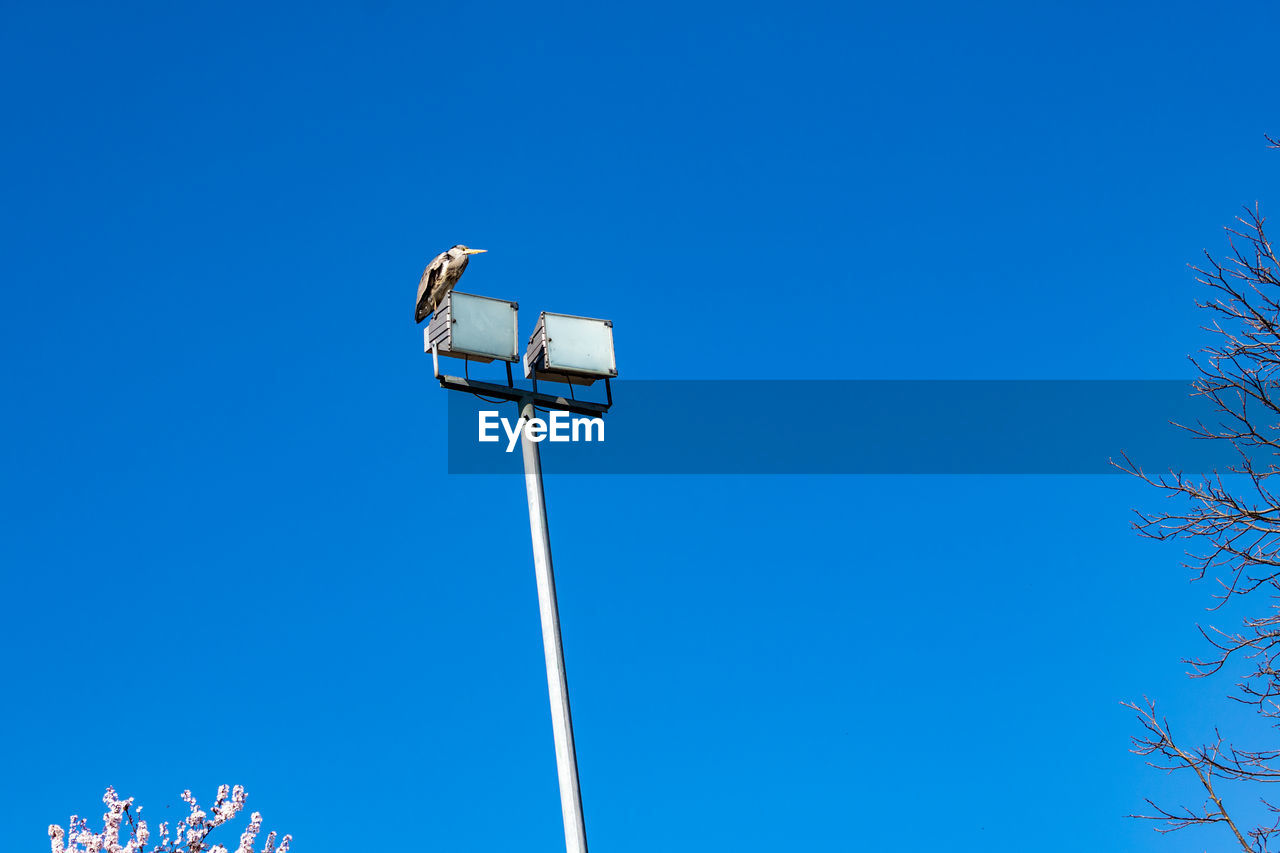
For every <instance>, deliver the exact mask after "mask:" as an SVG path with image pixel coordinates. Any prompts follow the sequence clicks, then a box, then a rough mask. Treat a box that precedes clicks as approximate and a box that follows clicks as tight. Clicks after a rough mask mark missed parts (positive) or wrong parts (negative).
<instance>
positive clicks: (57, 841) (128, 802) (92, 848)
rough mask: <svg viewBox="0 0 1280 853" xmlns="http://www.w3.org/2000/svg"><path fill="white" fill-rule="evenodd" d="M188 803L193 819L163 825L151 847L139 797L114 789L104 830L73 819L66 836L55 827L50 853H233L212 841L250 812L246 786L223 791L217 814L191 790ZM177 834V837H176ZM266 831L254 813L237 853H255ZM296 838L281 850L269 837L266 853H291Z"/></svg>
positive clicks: (106, 802) (273, 835) (226, 787)
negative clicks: (202, 805)
mask: <svg viewBox="0 0 1280 853" xmlns="http://www.w3.org/2000/svg"><path fill="white" fill-rule="evenodd" d="M180 796H181V798H182V800H183V802H185V803H186V804H187V805H188V806H189V807H190V813H189V814H188V815H187V816H186V817H185V818H183V819H182V820H180V821H178V822H177V823H176V824H175V825H173V826H172V827H170V825H169V822H168V821H161V822H160V824H159V825H158V826H157V827H156V842H155V844H154V845H153V846H151V847H148V846H147V845H148V844H150V843H151V840H152V837H151V831H150V830H149V829H148V827H147V822H146V821H144V820H141V819H140V818H138V816H139V815H141V814H142V807H141V806H138V807H137V808H134V806H133V797H128V798H126V799H121V798H120V797H119V795H118V794H117V793H116V790H115V788H112V787H108V788H107V790H106V793H105V794H103V796H102V802H103V804H104V805H105V806H106V807H107V810H106V812H105V813H104V814H103V815H102V830H101V831H100V832H91V831H90V830H89V822H88V821H87V820H86V819H84V818H82V817H80V816H78V815H72V816H71V818H70V820H69V821H68V822H67V828H66V830H64V829H63V828H62V827H61V826H58V825H57V824H50V826H49V848H50V851H51V853H230V851H228V849H227V847H226V846H225V845H222V844H214V845H212V846H210V845H209V844H208V843H207V842H206V840H205V839H206V837H207V836H208V835H209V833H210V832H212V831H213V830H214V829H215V828H216V827H218V826H221V825H222V824H224V823H226V822H227V821H230V820H232V819H233V818H235V817H236V815H238V814H239V813H240V812H242V811H243V810H244V807H245V802H246V801H247V800H248V798H249V795H248V793H247V792H246V791H245V789H244V786H243V785H236V786H235V787H231V786H229V785H221V786H219V787H218V793H217V796H216V797H215V798H214V804H213V806H212V811H211V812H205V811H204V810H203V809H201V808H200V805H199V803H198V802H197V801H196V798H195V797H194V796H193V795H192V794H191V791H190V790H186V791H183V792H182V794H181V795H180ZM126 828H127V829H128V833H129V836H128V839H127V841H125V843H124V844H123V845H122V844H121V843H120V841H121V833H122V831H123V830H125V829H126ZM170 830H172V835H170ZM261 830H262V815H261V814H260V813H259V812H254V813H253V814H252V815H250V817H249V824H248V826H246V827H245V829H244V832H243V833H241V835H240V844H239V846H238V847H237V848H236V851H235V853H254V844H255V842H256V840H257V837H258V834H259V833H260V832H261ZM292 840H293V839H292V836H289V835H286V836H284V838H283V839H281V841H280V846H279V847H277V846H276V833H275V832H274V831H273V832H270V833H268V834H267V838H266V842H265V844H264V845H263V848H262V853H289V843H290V842H291V841H292Z"/></svg>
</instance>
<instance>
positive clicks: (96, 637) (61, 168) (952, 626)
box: [0, 0, 1280, 853]
mask: <svg viewBox="0 0 1280 853" xmlns="http://www.w3.org/2000/svg"><path fill="white" fill-rule="evenodd" d="M1275 23H1277V21H1276V13H1275V12H1274V10H1273V9H1272V8H1271V7H1270V6H1269V5H1267V4H1262V3H1255V2H1249V3H1244V4H1239V5H1236V6H1234V7H1231V8H1229V9H1227V8H1223V9H1212V10H1211V9H1207V8H1206V7H1205V6H1204V5H1203V4H1192V3H1159V4H1157V3H1120V4H1116V3H1105V4H1104V3H1074V4H1066V3H1036V4H1025V3H981V4H972V3H970V4H958V3H957V4H938V3H921V4H914V5H905V4H903V5H898V6H891V5H889V4H835V3H831V4H806V3H790V4H785V5H783V4H778V5H774V4H765V3H734V4H717V3H704V4H691V3H682V4H673V3H662V2H659V3H648V4H644V5H634V6H627V7H619V6H617V5H615V4H578V3H553V4H538V5H528V4H520V5H516V4H509V5H508V4H482V3H456V4H450V5H448V6H442V5H432V4H412V5H411V4H395V3H387V2H376V0H368V2H364V3H361V4H352V5H346V6H339V5H311V6H301V5H299V6H284V5H281V6H275V7H271V8H261V7H256V6H249V5H240V6H222V7H217V8H215V7H213V6H209V5H191V4H187V5H182V6H173V5H171V4H150V5H132V6H129V7H128V8H116V7H108V6H103V5H95V4H80V5H69V4H68V5H53V4H45V5H41V6H34V5H33V6H27V7H18V6H14V5H11V6H10V7H9V8H7V9H6V12H5V14H4V16H3V20H2V21H0V72H3V79H4V80H5V84H4V86H3V89H0V92H3V108H4V113H5V116H6V119H7V121H6V126H7V132H6V133H4V134H3V135H0V164H3V165H0V168H2V169H3V172H4V175H3V177H4V186H5V190H4V192H3V194H2V195H0V198H2V199H3V200H2V201H0V217H2V220H0V226H2V227H3V231H4V233H5V235H6V239H5V240H3V241H0V269H3V271H4V279H5V282H6V286H5V288H4V292H5V297H6V298H5V305H6V311H5V319H6V323H5V333H4V335H3V336H0V357H2V358H3V363H4V365H5V369H4V370H3V371H2V372H0V392H2V393H3V399H4V400H5V401H6V406H5V416H4V418H3V419H0V454H2V456H0V459H2V461H3V471H4V476H3V480H2V481H0V483H2V485H0V512H2V517H3V518H4V520H5V524H4V527H5V535H4V536H3V537H0V572H3V574H2V576H0V578H2V579H3V581H4V595H3V596H0V601H3V619H0V640H3V643H4V645H5V647H6V648H7V650H8V653H7V654H6V655H5V663H4V665H3V670H2V671H3V673H4V684H5V687H6V690H5V692H6V694H7V697H8V698H7V699H6V701H5V704H4V710H3V715H4V723H5V724H4V725H3V727H0V732H3V734H0V756H3V764H4V766H5V767H6V770H7V772H5V773H4V774H0V775H2V776H3V780H2V781H0V803H3V805H0V850H5V851H9V850H13V851H17V850H28V849H35V850H40V849H45V848H44V847H43V845H44V844H46V843H47V842H46V840H45V838H44V831H45V827H46V826H47V824H49V823H50V822H55V821H57V822H61V821H65V819H66V816H67V814H68V813H71V812H77V813H81V814H83V813H89V814H94V815H96V814H97V813H98V810H99V809H98V805H97V804H98V798H99V797H100V796H101V791H102V789H103V788H104V787H105V786H106V785H107V784H113V785H115V786H116V787H117V788H118V789H120V791H121V792H122V793H123V794H125V795H135V796H137V797H138V799H139V801H140V802H142V803H144V804H146V807H147V809H148V810H149V811H152V812H153V813H159V812H164V810H165V804H173V809H172V810H171V811H176V810H177V809H178V808H179V807H180V803H179V801H178V799H177V796H176V795H177V793H178V792H179V791H181V790H182V789H183V788H187V787H190V788H192V789H193V790H195V791H196V792H197V794H202V795H203V796H204V797H205V798H208V797H210V796H211V795H212V793H213V791H214V790H215V789H216V786H217V785H218V784H220V783H222V782H231V783H234V782H240V783H243V784H245V785H246V786H247V787H248V788H249V791H250V803H251V806H252V807H254V808H258V809H261V810H262V811H263V812H264V813H265V815H266V821H267V824H268V825H269V826H270V827H278V828H281V829H283V830H286V831H290V832H292V833H293V834H294V835H295V837H296V839H297V843H296V846H295V850H298V851H300V852H302V851H310V853H325V851H337V850H349V849H364V848H369V847H373V846H374V845H375V844H379V843H392V844H395V845H398V846H403V847H404V848H406V849H413V850H418V849H425V850H431V849H441V850H476V851H489V850H493V851H507V850H515V849H521V850H526V849H527V850H548V851H554V850H557V849H562V841H561V837H560V832H561V830H560V816H559V812H558V795H557V793H556V778H555V768H554V754H553V751H552V744H551V735H550V730H549V713H548V709H547V695H546V686H545V680H544V673H543V669H542V651H541V648H540V645H539V628H538V614H537V606H536V597H535V590H534V582H533V573H532V565H531V558H530V552H529V542H528V528H527V520H526V516H525V514H524V513H525V505H524V495H523V491H522V490H521V488H520V482H519V480H517V479H512V478H506V477H466V476H453V477H450V476H448V475H447V474H446V473H445V469H446V460H445V457H444V453H443V444H444V426H445V419H446V408H447V406H446V401H445V399H444V398H445V392H444V391H442V390H440V389H438V388H435V387H433V382H432V381H431V378H430V373H429V370H430V367H429V363H428V362H427V361H426V360H425V359H424V357H423V355H422V353H421V348H420V342H419V334H420V333H419V332H418V331H417V330H416V329H415V327H414V326H413V323H412V322H411V320H410V316H411V314H410V309H411V298H412V295H413V289H414V285H415V284H416V281H417V277H418V275H419V273H420V271H421V269H422V266H423V264H424V263H425V262H426V261H427V259H429V258H430V257H431V256H432V255H434V254H435V253H436V252H438V251H440V250H442V249H444V248H446V247H448V246H450V245H452V244H454V243H457V242H464V243H467V244H469V245H473V246H482V247H485V248H488V249H490V252H489V254H486V255H483V256H481V257H479V258H477V259H476V260H475V261H474V262H473V264H472V267H471V269H470V270H469V271H468V273H467V284H468V285H469V286H471V287H472V288H473V289H476V290H479V291H481V292H485V293H491V294H493V295H495V296H501V297H506V298H512V299H517V300H519V301H520V302H521V304H522V308H524V309H526V310H527V309H533V311H536V310H537V309H539V308H545V309H548V310H557V311H564V312H567V313H580V314H587V315H592V316H602V317H610V318H613V319H614V321H615V324H616V327H615V328H616V342H617V347H618V363H619V368H620V371H621V372H622V374H623V375H624V376H627V377H631V378H643V379H674V378H682V377H690V378H700V379H718V378H745V379H784V378H789V377H803V378H824V379H881V378H921V379H959V378H1125V379H1164V378H1180V377H1184V376H1187V375H1188V369H1187V366H1186V364H1185V361H1184V359H1185V355H1186V354H1187V353H1188V352H1190V351H1192V350H1194V349H1196V348H1197V347H1198V346H1200V345H1201V343H1202V342H1203V337H1202V335H1201V333H1200V332H1198V330H1197V327H1198V324H1199V322H1200V318H1199V317H1198V316H1197V312H1196V311H1195V309H1194V308H1193V306H1192V304H1191V303H1192V299H1193V297H1194V295H1195V288H1194V285H1193V283H1192V280H1191V277H1190V275H1189V273H1188V272H1187V269H1186V266H1185V265H1186V263H1187V262H1189V261H1194V260H1195V259H1196V257H1197V253H1198V252H1199V251H1200V249H1201V248H1203V247H1210V248H1214V249H1217V248H1219V247H1220V246H1221V245H1222V237H1221V232H1220V230H1219V229H1220V227H1221V226H1222V225H1224V224H1226V223H1227V222H1228V221H1229V220H1230V218H1231V217H1232V216H1233V215H1234V214H1235V212H1236V211H1237V210H1238V209H1239V206H1240V205H1241V204H1248V203H1252V202H1253V201H1255V200H1259V199H1260V200H1262V201H1263V202H1264V203H1265V202H1266V201H1268V200H1270V199H1276V198H1277V197H1280V185H1277V180H1276V174H1277V166H1278V165H1280V159H1278V158H1280V154H1277V153H1275V152H1268V151H1267V150H1266V149H1265V145H1264V140H1263V137H1262V135H1263V134H1264V133H1266V132H1271V133H1276V132H1277V130H1278V128H1277V126H1276V124H1275V117H1274V116H1273V115H1272V112H1273V110H1274V106H1273V96H1274V86H1273V85H1272V82H1273V79H1274V71H1273V67H1272V63H1271V62H1270V61H1269V60H1270V54H1271V49H1272V48H1273V39H1272V38H1271V36H1272V34H1273V33H1274V25H1275ZM531 314H532V311H528V313H525V317H526V319H527V318H528V317H529V316H530V315H531ZM743 405H744V406H749V407H767V406H768V405H769V401H767V400H747V401H744V403H743ZM728 414H729V413H720V416H724V417H725V419H726V422H727V423H726V426H727V427H728V425H729V424H728V421H729V417H728ZM648 416H649V417H653V418H661V417H663V413H662V412H660V411H655V412H651V413H649V415H648ZM998 416H999V413H993V417H998ZM551 450H552V449H548V450H547V453H548V454H549V453H550V452H551ZM547 488H548V502H549V507H550V513H551V530H552V540H553V543H554V546H555V553H556V567H557V575H558V581H559V588H560V599H561V600H560V605H561V615H562V620H563V624H564V630H565V643H566V652H567V657H568V670H569V677H570V684H571V686H572V691H573V701H574V718H575V724H576V726H577V735H578V751H579V759H580V764H581V773H582V785H583V796H584V801H585V805H586V812H587V828H588V835H589V837H590V839H591V842H592V845H593V846H594V847H595V848H596V849H598V850H608V851H652V850H657V849H662V850H690V851H692V850H700V851H701V850H734V851H756V850H760V851H764V850H777V849H810V850H881V849H886V848H889V847H892V848H893V849H897V850H935V849H940V848H941V849H948V850H983V851H1000V850H1010V851H1012V850H1025V849H1027V847H1028V846H1034V847H1035V848H1036V849H1039V850H1046V851H1051V850H1063V851H1068V850H1070V851H1076V850H1084V849H1089V850H1134V851H1143V850H1162V851H1182V850H1200V849H1204V847H1205V846H1212V845H1214V844H1215V843H1217V840H1216V839H1215V838H1214V837H1212V836H1210V835H1199V836H1196V835H1192V834H1185V835H1184V836H1182V837H1178V836H1175V837H1172V838H1163V839H1162V838H1159V837H1157V836H1156V835H1155V834H1154V833H1152V832H1151V830H1150V828H1149V827H1147V826H1144V825H1138V824H1136V823H1134V822H1132V821H1126V820H1125V819H1124V818H1123V815H1124V814H1125V813H1127V812H1130V811H1133V810H1136V809H1138V808H1140V807H1141V800H1142V798H1143V797H1144V796H1148V795H1150V796H1160V795H1164V794H1169V795H1172V796H1175V797H1176V795H1177V794H1178V792H1179V791H1180V790H1181V789H1180V788H1179V786H1178V784H1177V783H1176V781H1170V780H1168V779H1165V778H1163V777H1161V776H1160V775H1159V774H1155V773H1153V772H1151V771H1148V770H1147V769H1145V768H1144V767H1143V766H1142V764H1141V762H1140V761H1139V760H1138V759H1136V758H1134V757H1133V756H1130V755H1129V754H1128V753H1127V752H1126V750H1127V748H1128V741H1127V738H1128V737H1129V735H1131V734H1133V733H1135V732H1136V726H1135V724H1134V723H1133V722H1132V720H1131V715H1130V714H1128V713H1127V712H1125V711H1123V710H1122V709H1121V708H1120V707H1119V705H1118V703H1119V702H1120V700H1122V699H1132V698H1139V697H1141V696H1142V695H1143V694H1150V695H1153V696H1155V697H1158V698H1159V699H1160V700H1161V701H1162V702H1163V703H1164V705H1165V707H1166V708H1167V709H1168V710H1169V712H1170V714H1171V715H1173V716H1174V717H1175V719H1177V720H1180V721H1184V722H1182V723H1181V725H1182V726H1183V727H1184V728H1187V729H1189V730H1191V731H1195V732H1198V731H1203V730H1204V727H1206V726H1209V725H1211V724H1212V723H1213V722H1215V721H1218V720H1228V721H1229V718H1228V717H1227V716H1226V713H1227V712H1225V711H1223V710H1222V706H1223V704H1224V702H1223V700H1222V697H1223V696H1224V695H1225V693H1226V690H1227V684H1226V683H1208V684H1206V683H1204V682H1200V683H1197V684H1188V683H1187V682H1186V680H1185V679H1184V678H1183V676H1182V671H1183V669H1184V667H1183V666H1182V665H1181V664H1179V663H1178V658H1179V657H1181V656H1183V655H1185V654H1189V653H1192V652H1194V651H1196V650H1197V648H1198V646H1197V638H1196V634H1195V630H1194V627H1193V626H1194V623H1195V621H1196V620H1197V619H1204V618H1205V617H1204V615H1203V613H1202V609H1201V608H1202V607H1203V604H1204V603H1205V600H1206V597H1207V595H1208V592H1209V590H1208V589H1207V587H1205V586H1189V585H1188V584H1187V583H1186V582H1185V578H1186V576H1185V573H1183V572H1182V571H1181V570H1180V569H1178V568H1177V566H1176V563H1177V549H1176V548H1168V547H1161V546H1155V545H1152V544H1150V543H1143V542H1140V541H1138V540H1137V539H1136V538H1135V537H1134V535H1133V534H1132V533H1131V532H1130V531H1129V530H1128V527H1127V525H1128V516H1127V513H1128V511H1129V508H1130V507H1133V506H1135V505H1143V504H1144V503H1146V504H1150V503H1151V502H1152V501H1153V500H1154V497H1153V496H1152V495H1150V494H1149V493H1147V492H1146V491H1144V490H1143V489H1141V488H1139V486H1138V485H1137V484H1136V483H1134V482H1131V481H1128V480H1126V479H1123V478H1120V477H1042V478H1037V477H997V476H987V477H982V476H975V477H922V476H915V477H817V476H815V477H800V476H795V477H780V476H775V477H752V476H747V475H741V476H731V477H693V476H688V477H665V476H664V477H645V476H617V477H591V476H583V477H555V478H551V479H550V481H549V482H548V486H547ZM1197 727H1199V728H1197Z"/></svg>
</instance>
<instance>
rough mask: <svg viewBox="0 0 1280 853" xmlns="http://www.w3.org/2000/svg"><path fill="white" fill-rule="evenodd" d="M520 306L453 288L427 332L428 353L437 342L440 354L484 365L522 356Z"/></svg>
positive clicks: (425, 336)
mask: <svg viewBox="0 0 1280 853" xmlns="http://www.w3.org/2000/svg"><path fill="white" fill-rule="evenodd" d="M519 307H520V306H519V305H517V304H516V303H514V302H508V301H507V300H505V299H494V298H492V297H489V296H476V295H475V294H474V293H459V292H458V291H456V290H452V291H450V292H449V293H448V295H446V296H445V298H444V301H443V302H442V303H440V307H439V308H437V309H436V313H435V316H434V317H432V318H431V322H430V323H428V324H427V328H426V330H425V332H424V341H423V343H424V347H425V350H426V351H427V352H430V351H431V347H432V346H433V345H434V346H435V347H436V351H437V352H438V353H439V354H440V355H447V356H452V357H454V358H466V359H470V360H471V361H479V362H483V363H485V364H488V363H489V362H491V361H493V360H494V359H498V360H499V361H516V360H518V359H519V358H520V354H519V353H520V349H519V347H520V332H519V328H518V322H517V317H516V315H517V311H518V309H519Z"/></svg>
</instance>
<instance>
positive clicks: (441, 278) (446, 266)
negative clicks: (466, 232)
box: [414, 243, 489, 323]
mask: <svg viewBox="0 0 1280 853" xmlns="http://www.w3.org/2000/svg"><path fill="white" fill-rule="evenodd" d="M487 251H489V250H488V249H468V248H467V247H466V246H464V245H462V244H461V243H459V244H458V245H456V246H454V247H453V248H452V249H450V250H449V251H447V252H441V253H440V254H438V255H436V256H435V257H434V258H432V259H431V263H429V264H427V268H426V269H424V270H423V271H422V278H420V279H418V307H417V309H416V310H415V312H414V317H415V322H418V323H421V322H422V321H423V320H425V319H427V318H428V317H430V316H431V315H432V314H434V313H435V310H436V309H437V308H439V307H440V303H441V302H443V301H444V297H445V294H446V293H448V292H449V291H450V290H453V286H454V285H455V284H457V283H458V279H460V278H462V272H463V270H465V269H466V268H467V261H468V259H469V256H471V255H478V254H480V253H481V252H487Z"/></svg>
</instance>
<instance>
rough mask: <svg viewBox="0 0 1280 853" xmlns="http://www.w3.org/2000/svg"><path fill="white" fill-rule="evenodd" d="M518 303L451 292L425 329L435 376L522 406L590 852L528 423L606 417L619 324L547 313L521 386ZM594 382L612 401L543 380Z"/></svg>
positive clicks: (575, 844)
mask: <svg viewBox="0 0 1280 853" xmlns="http://www.w3.org/2000/svg"><path fill="white" fill-rule="evenodd" d="M517 308H518V306H517V305H516V303H514V302H505V301H503V300H500V299H491V298H489V297H486V296H476V295H475V294H469V293H459V292H457V291H456V290H455V291H452V292H450V293H449V295H448V296H447V297H446V298H445V300H444V302H443V303H441V305H440V306H439V308H438V309H437V312H436V315H435V317H433V318H432V320H431V322H430V324H428V326H427V329H426V330H425V331H424V333H423V346H424V348H425V349H426V351H428V352H430V353H431V356H432V365H433V369H434V372H435V377H436V378H437V379H438V380H440V386H441V387H442V388H445V389H448V390H450V391H465V392H467V393H468V394H475V395H484V396H487V397H497V398H498V399H501V400H509V401H512V402H514V403H516V404H518V405H519V406H520V425H521V429H520V450H521V455H522V456H523V457H524V483H525V493H526V496H527V498H528V501H529V533H530V536H531V538H532V541H533V566H534V573H535V575H536V576H537V582H538V612H539V615H540V617H541V622H542V650H543V654H544V656H545V658H546V666H547V690H548V693H549V695H550V699H551V727H552V734H553V735H554V737H555V747H556V773H557V776H558V779H559V783H560V810H561V813H562V815H563V817H564V843H565V850H566V851H567V853H587V828H586V821H585V819H584V817H583V813H582V789H581V787H580V785H579V784H578V756H577V752H576V750H575V748H574V743H573V716H572V715H571V714H570V711H569V681H568V677H567V676H566V674H565V666H564V644H563V641H562V639H561V636H560V608H559V606H558V604H557V602H556V579H555V572H554V570H553V569H552V564H551V533H550V529H549V528H548V526H547V499H546V493H545V491H544V490H543V487H542V457H541V455H540V454H539V452H538V444H539V442H537V441H534V440H532V438H531V437H530V435H529V430H528V429H525V428H523V427H524V424H527V423H529V422H530V421H532V420H533V419H534V418H535V417H536V414H537V407H538V406H541V407H542V408H544V409H561V410H564V411H567V412H572V413H574V414H580V415H588V416H594V417H600V416H603V415H604V413H605V412H607V411H608V410H609V408H610V406H612V405H613V390H612V386H611V385H610V382H609V380H610V379H612V378H613V377H615V376H617V375H618V370H617V365H616V363H615V360H614V352H613V322H612V321H610V320H596V319H592V318H590V317H575V316H572V315H568V314H551V313H547V312H544V313H542V314H540V315H539V316H538V325H537V328H535V329H534V333H533V335H532V336H531V337H530V339H529V346H528V348H527V349H526V351H525V356H524V368H525V378H526V379H531V380H532V388H518V387H516V384H515V382H514V380H513V379H512V376H511V362H513V361H515V360H516V359H517V357H518V356H517V350H516V341H517V338H516V336H515V329H516V322H517V321H516V314H517ZM440 356H445V357H451V358H462V359H466V360H469V361H470V360H474V361H481V362H485V363H488V362H491V361H494V360H501V361H504V362H506V368H507V384H506V385H500V384H498V383H495V382H480V381H475V380H472V379H470V378H469V377H467V378H460V377H457V376H446V375H442V374H441V373H440ZM539 379H541V380H543V381H550V382H562V383H570V384H571V385H590V384H592V383H594V382H596V381H597V380H598V379H604V381H605V391H606V395H607V401H606V402H604V403H600V402H592V401H586V400H577V399H574V397H573V394H572V391H571V393H570V395H569V399H565V398H564V397H559V396H556V395H553V394H546V393H540V392H539V391H538V380H539Z"/></svg>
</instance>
